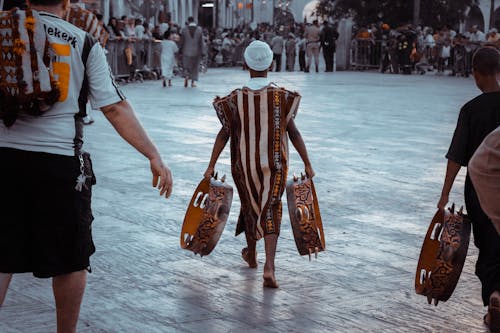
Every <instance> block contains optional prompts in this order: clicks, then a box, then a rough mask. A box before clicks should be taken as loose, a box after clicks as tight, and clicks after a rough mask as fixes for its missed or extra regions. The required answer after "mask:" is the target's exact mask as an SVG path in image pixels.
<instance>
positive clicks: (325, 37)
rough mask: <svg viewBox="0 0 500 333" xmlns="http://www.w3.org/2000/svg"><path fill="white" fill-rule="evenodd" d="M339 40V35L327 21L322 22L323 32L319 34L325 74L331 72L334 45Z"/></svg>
mask: <svg viewBox="0 0 500 333" xmlns="http://www.w3.org/2000/svg"><path fill="white" fill-rule="evenodd" d="M337 38H339V33H338V32H337V29H335V28H334V27H333V26H332V25H331V24H329V23H328V20H325V21H324V22H323V30H321V33H320V41H321V48H322V49H323V57H324V58H325V67H326V69H325V72H333V57H334V53H335V43H336V41H337Z"/></svg>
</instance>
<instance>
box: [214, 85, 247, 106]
mask: <svg viewBox="0 0 500 333" xmlns="http://www.w3.org/2000/svg"><path fill="white" fill-rule="evenodd" d="M239 91H241V89H240V88H237V89H234V90H233V91H231V92H230V93H229V94H227V95H225V96H222V97H221V96H215V98H214V104H217V103H221V102H227V101H229V100H232V99H233V98H235V97H236V96H237V94H238V92H239Z"/></svg>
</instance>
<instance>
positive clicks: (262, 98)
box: [214, 85, 300, 240]
mask: <svg viewBox="0 0 500 333" xmlns="http://www.w3.org/2000/svg"><path fill="white" fill-rule="evenodd" d="M299 102H300V95H299V94H298V93H295V92H291V91H288V90H286V89H283V88H278V87H275V86H271V85H269V86H266V87H264V88H262V89H260V90H251V89H249V88H246V87H245V88H243V89H236V90H234V91H233V92H232V93H230V94H229V95H228V96H226V97H223V98H219V97H217V98H216V99H215V101H214V108H215V110H216V112H217V116H218V118H219V120H220V121H221V123H222V127H223V129H224V130H225V131H226V132H227V133H228V135H229V137H230V139H231V173H232V175H233V179H234V182H235V184H236V188H237V189H238V194H239V196H240V199H241V211H240V216H239V218H238V225H237V227H236V235H238V234H240V233H241V232H243V231H244V232H245V233H247V235H248V236H250V237H251V238H252V239H255V240H258V239H260V238H262V237H263V236H265V235H267V234H279V231H280V224H281V212H282V204H281V196H282V194H283V191H284V190H285V185H286V178H287V172H288V135H287V126H288V122H289V121H290V119H292V118H293V117H295V114H296V113H297V109H298V106H299Z"/></svg>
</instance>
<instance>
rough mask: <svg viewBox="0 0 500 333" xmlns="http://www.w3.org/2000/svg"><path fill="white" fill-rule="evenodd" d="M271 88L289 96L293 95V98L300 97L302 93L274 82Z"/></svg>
mask: <svg viewBox="0 0 500 333" xmlns="http://www.w3.org/2000/svg"><path fill="white" fill-rule="evenodd" d="M269 89H271V90H274V91H277V92H279V93H283V94H285V95H286V96H287V97H292V98H295V97H300V93H299V92H298V91H295V90H289V89H287V88H285V87H283V86H278V85H276V84H272V85H271V86H269Z"/></svg>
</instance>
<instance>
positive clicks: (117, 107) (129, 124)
mask: <svg viewBox="0 0 500 333" xmlns="http://www.w3.org/2000/svg"><path fill="white" fill-rule="evenodd" d="M101 110H102V111H103V113H104V116H105V117H106V119H108V121H109V122H110V123H111V124H112V125H113V127H114V128H115V130H116V131H117V132H118V134H120V136H121V137H122V138H123V139H124V140H125V141H127V142H128V143H129V144H130V145H131V146H133V147H134V148H135V149H137V150H138V151H139V152H140V153H141V154H143V155H144V156H146V157H147V158H148V159H150V160H151V159H153V158H155V157H159V153H158V150H157V149H156V146H155V145H154V144H153V142H152V141H151V139H150V138H149V136H148V135H147V133H146V131H145V130H144V128H143V127H142V125H141V123H140V122H139V120H138V119H137V117H136V116H135V113H134V110H133V109H132V107H131V106H130V104H129V103H128V102H127V101H121V102H118V103H115V104H112V105H109V106H106V107H104V108H102V109H101Z"/></svg>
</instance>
